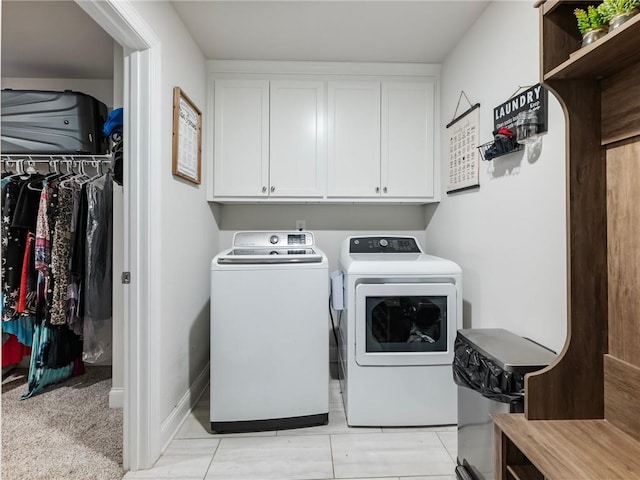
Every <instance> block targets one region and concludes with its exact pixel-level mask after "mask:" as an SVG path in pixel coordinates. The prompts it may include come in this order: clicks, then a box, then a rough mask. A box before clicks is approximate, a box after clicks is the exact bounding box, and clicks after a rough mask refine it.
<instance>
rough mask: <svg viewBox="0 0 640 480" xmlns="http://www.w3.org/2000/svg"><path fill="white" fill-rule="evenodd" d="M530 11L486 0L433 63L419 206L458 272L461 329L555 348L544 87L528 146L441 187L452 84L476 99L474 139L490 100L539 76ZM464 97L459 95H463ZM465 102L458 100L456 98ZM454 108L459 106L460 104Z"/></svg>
mask: <svg viewBox="0 0 640 480" xmlns="http://www.w3.org/2000/svg"><path fill="white" fill-rule="evenodd" d="M538 51H539V47H538V11H537V10H536V9H534V8H532V6H531V2H502V1H498V2H493V3H492V4H490V5H489V7H488V8H487V10H486V11H485V12H484V13H483V15H482V16H481V17H480V18H479V19H478V21H477V22H476V23H475V24H474V25H473V27H472V28H471V29H470V30H469V31H468V33H467V34H466V36H465V37H464V38H463V39H462V41H461V42H460V43H459V44H458V45H457V47H456V48H455V49H454V51H453V52H452V53H451V54H450V55H449V56H448V57H447V59H446V61H445V63H444V64H443V70H442V99H441V112H442V116H441V124H442V145H443V153H442V155H441V157H442V185H443V187H442V188H443V193H442V201H441V203H440V204H439V205H438V206H433V207H427V208H426V213H427V218H428V219H429V218H430V221H429V223H428V225H427V228H426V241H427V244H428V245H429V246H430V250H431V251H432V252H433V253H435V254H436V255H440V256H443V257H448V258H451V259H452V260H454V261H456V262H458V263H459V264H460V265H461V266H462V269H463V272H464V301H465V327H467V328H469V327H473V328H479V327H501V328H506V329H509V330H511V331H513V332H515V333H517V334H520V335H523V336H527V337H529V338H532V339H533V340H535V341H538V342H540V343H542V344H544V345H546V346H548V347H549V348H552V349H554V350H556V351H560V350H561V348H562V345H563V344H564V340H565V336H566V317H567V314H566V312H567V304H566V292H567V287H566V247H565V242H566V232H565V192H566V189H565V156H564V146H565V143H564V135H565V122H564V116H563V113H562V111H561V109H560V106H559V104H558V102H557V101H556V99H555V97H553V95H552V94H549V133H548V134H546V135H545V136H544V137H543V140H542V151H541V153H540V156H539V157H538V158H536V156H535V155H534V154H533V153H532V152H531V151H530V150H529V151H525V152H524V153H515V154H511V155H509V156H506V157H502V158H498V159H495V160H493V161H491V162H487V161H482V162H481V165H480V189H479V190H471V191H467V192H462V193H458V194H453V195H447V194H446V193H445V192H446V190H445V189H446V185H447V173H448V169H447V163H446V160H447V159H446V146H447V145H448V144H447V137H446V130H445V128H444V125H446V124H447V123H449V122H450V121H451V119H452V117H453V113H454V111H455V108H456V103H457V101H458V97H459V95H460V91H461V90H464V92H465V93H466V94H467V96H468V97H469V99H470V100H471V102H472V103H475V102H480V103H481V109H480V139H481V142H487V141H489V140H491V138H492V132H491V131H492V128H493V119H492V115H493V108H494V107H495V106H497V105H499V104H501V103H502V102H504V101H506V100H507V99H508V98H509V96H511V95H512V94H513V93H514V91H515V90H516V88H517V87H518V86H525V85H532V84H535V83H537V82H538V81H539V67H538ZM463 102H464V99H463ZM465 106H466V105H465ZM463 110H464V108H461V111H463Z"/></svg>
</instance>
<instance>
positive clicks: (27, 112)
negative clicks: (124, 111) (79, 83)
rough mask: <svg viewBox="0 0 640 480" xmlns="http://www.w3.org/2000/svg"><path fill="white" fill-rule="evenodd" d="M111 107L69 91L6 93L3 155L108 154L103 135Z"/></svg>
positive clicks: (3, 93) (3, 102)
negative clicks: (108, 109)
mask: <svg viewBox="0 0 640 480" xmlns="http://www.w3.org/2000/svg"><path fill="white" fill-rule="evenodd" d="M107 113H108V112H107V106H106V105H105V104H104V103H102V102H100V101H99V100H97V99H95V98H94V97H92V96H90V95H86V94H84V93H80V92H72V91H71V90H65V91H64V92H48V91H43V90H12V89H5V90H2V129H1V137H2V143H1V145H0V151H1V152H2V153H3V154H11V153H18V154H24V153H32V154H89V155H102V154H105V153H107V149H108V145H109V143H108V139H107V138H105V136H104V135H103V133H102V126H103V125H104V122H105V120H106V119H107Z"/></svg>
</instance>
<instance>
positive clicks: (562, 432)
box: [493, 414, 640, 480]
mask: <svg viewBox="0 0 640 480" xmlns="http://www.w3.org/2000/svg"><path fill="white" fill-rule="evenodd" d="M493 419H494V422H495V424H496V426H497V427H498V428H500V430H502V432H503V433H504V434H505V435H506V436H507V437H509V439H510V440H511V441H512V442H513V443H514V445H515V446H516V447H517V448H518V449H519V450H520V451H521V452H522V454H523V455H524V456H526V457H527V458H528V459H529V460H530V461H531V463H532V464H533V465H535V467H537V469H538V470H539V471H540V473H542V475H544V478H545V479H547V480H576V479H578V478H579V479H580V480H603V479H607V480H629V479H631V478H640V442H638V441H636V440H634V439H633V438H631V437H630V436H629V435H627V434H625V433H624V432H622V430H620V429H618V428H616V427H615V426H614V425H612V424H611V423H609V422H607V421H606V420H526V419H525V418H524V415H522V414H499V415H493Z"/></svg>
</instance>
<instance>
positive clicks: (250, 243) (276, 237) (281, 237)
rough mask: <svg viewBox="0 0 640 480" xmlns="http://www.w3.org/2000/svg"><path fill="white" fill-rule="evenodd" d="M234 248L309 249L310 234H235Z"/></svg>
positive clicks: (311, 234)
mask: <svg viewBox="0 0 640 480" xmlns="http://www.w3.org/2000/svg"><path fill="white" fill-rule="evenodd" d="M233 246H234V247H293V246H296V247H298V246H299V247H311V246H313V233H311V232H237V233H236V234H235V235H234V236H233Z"/></svg>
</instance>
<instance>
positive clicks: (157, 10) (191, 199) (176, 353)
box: [132, 2, 219, 452]
mask: <svg viewBox="0 0 640 480" xmlns="http://www.w3.org/2000/svg"><path fill="white" fill-rule="evenodd" d="M133 6H134V7H135V9H136V10H137V11H138V12H139V14H140V15H141V17H142V18H144V20H145V22H146V23H147V24H148V25H149V27H150V28H151V29H152V30H153V32H154V33H155V35H157V36H158V38H159V39H160V42H161V45H160V47H159V52H160V54H161V60H160V62H161V75H160V78H159V79H158V81H159V82H160V89H161V92H162V104H161V105H160V108H159V109H158V111H159V112H161V118H160V124H161V134H159V135H157V138H156V139H155V141H157V142H159V145H160V152H161V153H160V155H159V156H158V158H157V163H156V165H155V168H157V169H159V170H160V172H161V175H162V177H161V185H160V186H159V190H160V198H161V201H160V203H159V204H158V205H157V206H156V208H158V209H159V212H158V215H157V217H155V218H157V219H159V220H158V221H159V222H161V224H160V226H159V228H160V232H161V234H160V236H159V238H153V239H152V240H151V241H153V242H154V243H155V244H156V245H158V247H159V251H160V258H158V259H157V262H158V264H157V265H155V266H154V268H157V271H159V276H160V278H159V279H158V284H159V285H160V292H159V296H158V298H160V299H161V305H160V306H159V308H158V312H159V318H155V319H153V321H152V324H153V328H154V329H157V330H156V331H155V332H154V338H156V339H158V345H157V348H156V351H157V352H158V353H159V357H158V358H153V359H152V360H151V361H152V364H151V367H152V372H150V373H151V375H153V376H154V379H155V383H154V385H156V386H157V387H156V389H155V391H153V392H151V395H152V397H154V398H153V402H154V403H155V408H154V412H149V414H151V415H152V416H151V422H152V424H151V428H152V429H153V431H154V432H155V431H156V430H155V429H159V431H158V432H157V433H158V434H159V435H157V436H156V435H152V436H153V438H150V439H149V441H150V442H152V449H151V451H152V452H155V451H159V449H161V448H163V447H164V446H165V445H166V444H167V442H168V441H169V440H170V438H171V436H172V435H173V434H174V433H175V429H176V428H177V427H178V426H179V423H180V421H181V420H182V418H183V417H182V416H183V415H184V414H185V413H186V409H188V408H189V406H190V405H189V402H190V399H189V395H188V391H189V389H190V388H194V389H199V388H204V387H205V386H206V382H207V381H208V376H207V375H206V372H207V370H208V368H207V367H208V362H209V284H210V280H209V271H210V267H209V264H210V261H211V258H212V257H213V255H214V253H215V252H217V250H218V245H219V239H218V227H217V224H216V220H215V216H214V212H215V208H212V207H210V206H209V204H208V203H207V201H206V188H205V186H204V185H195V184H193V183H189V182H186V181H183V180H179V179H177V178H174V177H173V175H172V174H171V165H172V109H173V87H174V86H179V87H181V88H182V89H183V90H184V91H185V92H186V94H187V95H188V96H189V97H190V98H191V100H193V102H194V103H195V104H196V105H197V106H199V107H200V109H201V110H203V109H204V107H205V105H206V86H205V80H206V70H205V59H204V57H203V55H202V53H201V52H200V50H199V48H198V47H197V45H196V44H195V42H194V41H193V39H192V38H191V36H190V34H189V32H188V31H187V30H186V29H185V27H184V25H183V24H182V22H181V20H180V19H179V17H178V16H177V14H176V12H175V11H174V9H173V7H172V6H171V4H170V3H168V2H135V3H133ZM203 128H205V129H206V128H207V125H206V124H204V125H203ZM204 148H205V146H204V145H203V150H204ZM203 158H206V151H203ZM202 167H203V169H204V168H206V162H204V161H203V165H202ZM203 178H206V177H205V172H203ZM132 321H135V319H132ZM203 382H204V383H203ZM142 414H145V413H144V412H143V413H142ZM156 415H157V418H156Z"/></svg>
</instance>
